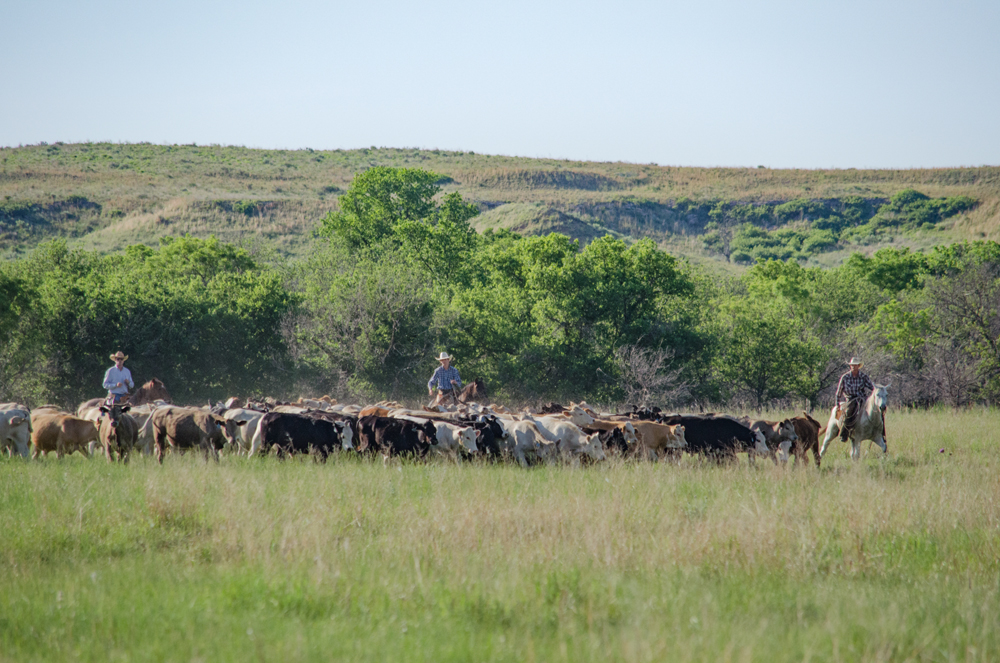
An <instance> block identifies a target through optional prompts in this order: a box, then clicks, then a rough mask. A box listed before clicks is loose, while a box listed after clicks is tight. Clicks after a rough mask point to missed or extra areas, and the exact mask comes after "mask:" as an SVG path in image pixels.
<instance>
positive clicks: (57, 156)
mask: <svg viewBox="0 0 1000 663" xmlns="http://www.w3.org/2000/svg"><path fill="white" fill-rule="evenodd" d="M376 165H388V166H406V167H420V168H425V169H428V170H433V171H435V172H438V173H440V174H441V175H442V176H443V179H442V185H443V189H444V192H451V191H457V192H459V193H461V194H462V196H463V197H465V198H466V199H467V200H471V201H475V202H476V203H478V204H479V206H480V208H481V209H482V210H483V214H482V216H481V217H479V218H478V219H477V222H476V227H477V229H479V230H486V229H487V228H509V229H511V230H514V231H516V232H521V233H527V234H530V233H545V232H551V231H558V232H563V233H566V234H568V235H571V236H573V237H578V238H580V239H581V240H582V241H589V240H591V239H593V238H595V237H599V236H602V235H604V234H607V233H611V234H613V235H615V236H619V237H627V238H628V237H632V238H639V237H650V238H652V239H654V240H656V241H657V242H658V243H660V244H661V245H662V246H664V247H665V248H668V249H669V250H671V251H672V252H674V253H678V254H682V255H686V256H689V257H690V258H692V259H693V260H695V261H709V262H718V263H727V264H728V263H729V259H728V258H727V256H729V258H734V257H735V258H740V257H741V256H744V253H746V254H747V255H751V254H752V255H771V254H772V253H769V252H773V251H778V254H782V253H781V252H782V251H784V253H788V252H791V254H790V255H793V256H795V257H798V258H800V259H803V260H806V261H808V262H810V263H814V264H836V263H837V262H839V261H840V260H842V259H843V256H844V255H846V254H848V253H850V252H851V251H853V250H858V249H859V247H860V248H863V249H866V250H873V249H875V248H877V247H879V246H884V245H887V244H891V245H896V246H900V245H903V246H912V247H917V248H920V247H926V246H931V245H934V244H938V243H948V242H952V241H957V240H961V239H984V238H986V239H995V240H998V239H1000V167H979V168H950V169H913V170H855V169H847V170H776V169H769V168H684V167H673V166H658V165H656V164H629V163H598V162H584V161H565V160H554V159H529V158H521V157H504V156H494V155H484V154H475V153H472V152H446V151H440V150H417V149H391V148H374V147H373V148H370V149H362V150H329V151H319V150H309V149H306V150H258V149H248V148H243V147H222V146H218V145H209V146H198V145H151V144H110V143H99V144H90V143H88V144H58V143H57V144H54V145H34V146H27V147H16V148H13V147H12V148H0V251H4V252H6V253H8V254H10V253H12V252H19V251H23V250H26V249H28V248H30V247H31V246H33V245H34V244H35V243H37V242H38V241H40V240H42V239H45V238H49V237H53V236H64V237H69V238H72V241H73V243H74V245H77V246H80V247H83V248H89V249H96V250H100V251H114V250H117V249H119V248H121V247H123V246H125V245H127V244H130V243H135V242H146V243H154V242H156V241H157V239H158V238H159V237H161V236H164V235H180V234H184V233H190V234H192V235H195V236H200V237H205V236H208V235H215V236H217V237H219V238H221V239H224V240H227V241H236V242H260V241H261V238H262V239H263V241H264V242H265V243H267V244H270V245H273V247H274V248H276V249H277V250H278V251H279V252H280V253H283V254H286V255H292V256H294V255H300V254H302V253H303V252H304V251H305V250H306V248H307V246H308V243H309V241H310V239H311V231H312V230H313V229H314V227H315V226H316V224H317V222H318V220H319V219H320V218H321V217H322V216H323V215H324V214H326V213H327V212H328V211H329V210H331V209H334V208H335V207H336V204H337V202H336V201H337V196H338V194H340V193H342V192H343V191H344V190H346V188H347V187H348V186H349V184H350V182H351V180H352V179H353V177H354V175H355V174H356V173H358V172H360V171H362V170H364V169H366V168H369V167H371V166H376ZM908 189H915V190H916V191H918V192H919V193H921V194H924V195H926V196H929V197H931V198H943V197H950V198H955V197H962V196H964V197H968V198H971V199H972V201H973V203H972V204H969V205H966V206H965V207H962V206H959V208H956V209H959V211H958V212H954V210H952V212H951V213H950V214H949V215H947V216H943V215H939V217H935V219H934V220H933V222H932V223H911V222H910V221H907V219H908V218H909V217H906V215H905V214H903V216H902V217H900V216H899V215H898V214H897V215H893V214H889V215H888V216H889V217H892V218H895V219H897V220H896V221H891V220H890V222H889V223H882V224H881V226H880V228H879V229H878V232H875V233H869V234H867V235H864V236H860V235H859V234H858V233H857V232H854V231H853V230H852V228H853V227H854V226H856V225H857V224H858V223H863V222H865V220H866V219H867V218H869V217H866V218H864V219H860V220H855V221H852V222H851V223H850V224H847V225H849V226H851V227H849V228H848V227H846V226H845V228H846V231H850V232H847V235H848V236H846V237H844V236H841V235H838V234H835V236H834V242H833V243H832V244H830V243H829V241H828V239H829V238H826V235H822V234H821V232H820V230H818V229H817V226H818V225H819V226H821V225H822V223H824V222H830V219H833V220H834V221H836V219H838V218H841V217H839V216H837V215H838V214H839V215H841V216H843V218H844V219H846V218H847V216H844V215H845V214H846V212H845V210H847V209H848V207H850V205H852V204H853V205H855V207H857V206H861V207H863V208H864V209H867V210H869V211H868V212H867V213H868V214H874V213H875V212H876V210H878V209H880V206H881V205H883V204H884V203H886V201H890V200H892V199H893V197H894V196H897V194H900V192H903V191H906V190H908ZM790 201H792V202H795V201H807V202H809V201H815V205H812V206H806V207H802V206H801V205H800V207H801V209H799V208H796V209H799V211H798V214H797V216H796V215H795V214H791V215H789V214H784V213H783V212H781V211H780V210H781V209H783V207H782V206H785V207H787V204H789V203H790ZM851 201H855V202H854V203H852V202H851ZM859 201H860V202H859ZM859 209H860V208H859ZM803 210H805V211H803ZM824 215H826V216H824ZM831 215H832V216H831ZM883 216H885V215H883ZM880 218H881V217H880ZM899 218H902V219H903V221H904V222H899V221H898V219H899ZM841 220H843V219H841ZM884 220H885V219H883V221H884ZM744 222H748V223H751V224H752V225H754V226H755V227H756V228H759V229H760V230H759V232H757V234H756V235H753V233H751V235H753V236H748V235H747V233H746V232H745V227H744V231H740V230H739V228H740V227H741V226H740V224H742V223H744ZM845 223H846V222H845ZM842 225H843V224H842ZM776 230H781V231H783V232H784V234H781V235H780V236H779V235H774V234H768V233H769V232H771V233H773V231H776ZM842 230H843V229H842ZM785 231H787V232H785ZM713 232H715V234H716V235H718V236H719V237H720V239H719V242H721V243H715V244H712V242H713V241H714V240H713V237H714V236H713V235H711V233H713ZM740 232H743V234H742V235H740V234H739V233H740ZM796 233H797V234H796ZM837 233H841V230H837ZM852 233H853V234H852ZM730 236H732V237H730ZM824 238H826V239H824ZM706 240H708V242H707V243H706ZM732 242H735V246H737V247H739V246H743V244H740V242H744V244H746V242H750V243H751V246H750V248H749V249H748V251H744V252H743V253H740V252H739V251H740V249H738V248H737V249H732V248H731V247H730V246H729V244H730V243H732ZM754 242H756V244H754ZM823 242H826V243H825V244H823ZM819 244H823V246H822V247H821V248H820V249H819V250H813V249H815V247H816V246H819ZM755 247H756V248H755ZM761 247H763V248H761ZM775 247H777V248H775ZM808 247H812V248H811V249H809V250H807V248H808ZM744 248H745V247H744ZM754 251H758V252H759V251H764V253H763V254H760V253H758V254H754V253H753V252H754ZM731 254H732V255H731ZM744 257H745V256H744Z"/></svg>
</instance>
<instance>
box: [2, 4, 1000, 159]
mask: <svg viewBox="0 0 1000 663" xmlns="http://www.w3.org/2000/svg"><path fill="white" fill-rule="evenodd" d="M998 34H1000V2H997V0H975V1H967V2H963V1H962V0H951V1H922V0H909V1H906V2H901V1H900V2H896V1H885V2H883V1H880V0H866V1H858V2H855V1H854V0H836V1H835V0H826V1H824V2H819V1H813V0H795V1H790V2H780V1H773V2H752V1H746V0H744V1H739V0H718V1H715V0H688V1H686V2H673V1H670V0H664V1H661V2H641V1H630V0H619V1H618V2H606V3H597V2H587V1H579V2H572V3H569V2H554V1H553V2H546V1H545V0H541V1H539V0H536V1H534V2H531V1H522V0H508V1H506V2H495V1H494V2H475V1H472V0H465V1H461V2H423V3H419V2H412V1H411V2H397V1H390V0H368V1H366V2H353V3H339V2H313V1H309V0H286V1H284V2H280V3H278V2H255V1H253V0H242V1H240V2H216V1H213V0H198V1H197V2H193V1H190V2H189V1H188V0H173V1H172V2H144V1H141V0H129V1H127V2H125V1H122V2H118V1H113V0H89V1H87V2H79V0H74V1H64V0H3V1H2V2H0V43H2V45H3V46H2V50H3V56H2V57H0V146H15V145H21V144H25V145H27V144H34V143H38V142H41V141H45V142H48V143H53V142H56V141H64V142H82V141H114V142H151V143H198V144H222V145H243V146H246V147H260V148H284V149H299V148H306V147H309V148H313V149H334V148H345V149H346V148H357V147H370V146H376V147H416V148H429V149H446V150H463V151H475V152H478V153H488V154H503V155H517V156H527V157H548V158H558V159H574V160H593V161H626V162H633V163H658V164H660V165H676V166H751V167H752V166H757V165H764V166H767V167H771V168H786V167H796V168H866V167H872V168H914V167H950V166H978V165H998V164H1000V38H998Z"/></svg>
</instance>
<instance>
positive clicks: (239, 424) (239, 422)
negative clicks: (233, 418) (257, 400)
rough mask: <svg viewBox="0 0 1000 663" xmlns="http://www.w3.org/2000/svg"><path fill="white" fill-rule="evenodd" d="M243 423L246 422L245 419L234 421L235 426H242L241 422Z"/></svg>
mask: <svg viewBox="0 0 1000 663" xmlns="http://www.w3.org/2000/svg"><path fill="white" fill-rule="evenodd" d="M245 423H246V422H245V421H237V422H236V425H237V426H242V425H243V424H245Z"/></svg>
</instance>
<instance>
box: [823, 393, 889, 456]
mask: <svg viewBox="0 0 1000 663" xmlns="http://www.w3.org/2000/svg"><path fill="white" fill-rule="evenodd" d="M889 386H890V385H881V384H877V385H875V388H874V389H872V393H871V394H870V395H869V396H868V399H867V400H866V401H865V404H864V406H862V408H861V413H860V416H859V417H858V423H857V425H855V426H854V430H853V431H851V458H852V459H854V460H858V459H859V458H861V442H862V441H863V440H872V441H873V442H875V444H877V445H878V446H879V447H880V448H881V449H882V453H885V454H888V453H889V447H888V445H886V443H885V421H884V420H883V419H882V411H883V410H885V408H886V406H887V405H888V404H889V395H888V393H887V391H886V390H888V389H889ZM837 409H838V408H837V407H834V408H833V410H831V411H830V422H829V423H828V424H827V425H826V435H825V436H824V437H823V445H822V446H821V447H820V450H819V456H820V458H822V457H823V454H825V453H826V447H827V445H829V444H830V440H832V439H833V438H835V437H837V435H838V434H840V421H839V420H838V418H837Z"/></svg>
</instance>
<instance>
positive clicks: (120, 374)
mask: <svg viewBox="0 0 1000 663" xmlns="http://www.w3.org/2000/svg"><path fill="white" fill-rule="evenodd" d="M127 359H128V355H127V354H123V353H122V351H121V350H119V351H118V352H117V353H116V354H113V355H111V361H113V362H115V365H114V366H112V367H111V368H109V369H108V372H107V373H105V374H104V388H105V389H107V390H108V402H109V403H111V404H114V403H118V402H119V401H121V399H122V398H124V397H125V396H126V395H128V390H129V389H132V388H133V387H135V383H134V382H133V381H132V373H131V372H130V371H129V370H128V369H127V368H125V360H127Z"/></svg>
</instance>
